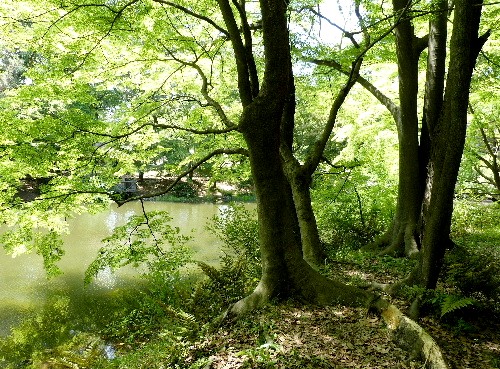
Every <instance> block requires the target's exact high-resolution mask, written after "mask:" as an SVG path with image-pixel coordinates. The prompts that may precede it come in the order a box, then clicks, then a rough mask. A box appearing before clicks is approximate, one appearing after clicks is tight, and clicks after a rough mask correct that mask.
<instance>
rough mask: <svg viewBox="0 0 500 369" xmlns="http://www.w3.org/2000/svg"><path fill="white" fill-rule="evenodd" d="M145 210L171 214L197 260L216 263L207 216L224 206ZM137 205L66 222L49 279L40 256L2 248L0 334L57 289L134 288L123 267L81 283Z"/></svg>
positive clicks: (131, 274)
mask: <svg viewBox="0 0 500 369" xmlns="http://www.w3.org/2000/svg"><path fill="white" fill-rule="evenodd" d="M144 204H145V205H144V206H145V209H146V211H153V210H162V211H167V212H169V213H170V215H171V216H172V218H173V220H172V221H171V225H172V226H176V227H179V228H180V230H181V233H183V234H186V235H191V236H193V239H192V240H191V241H189V245H190V247H191V248H192V249H193V250H194V251H195V258H196V259H197V260H203V261H205V262H208V263H216V262H217V260H218V258H219V255H220V248H219V246H220V241H219V240H218V239H216V238H215V236H214V235H212V234H211V233H210V232H208V231H207V230H206V229H205V227H206V225H207V222H208V221H209V219H211V218H212V217H213V216H214V215H218V214H219V213H220V211H221V210H223V209H224V208H225V207H227V205H223V204H208V203H202V204H186V203H169V202H154V201H151V202H145V203H144ZM141 213H142V210H141V204H140V203H128V204H126V205H123V206H121V207H116V206H112V207H110V208H109V209H108V210H107V211H104V212H102V213H99V214H96V215H89V214H83V215H79V216H77V217H75V218H74V219H71V220H70V221H69V227H70V233H69V234H68V235H66V236H64V243H65V251H66V254H65V256H64V257H63V259H62V260H61V262H60V263H59V266H60V267H61V269H62V270H63V272H64V274H63V275H61V276H58V277H56V278H53V279H51V280H47V278H46V274H45V271H44V269H43V264H42V259H41V257H40V256H37V255H21V256H17V257H16V258H12V257H11V256H9V255H6V254H5V252H3V250H0V270H1V273H0V337H5V336H6V335H7V334H8V333H9V331H10V327H12V326H13V325H14V324H15V323H16V322H17V321H18V320H19V319H20V317H22V315H23V313H24V312H25V311H28V310H29V309H33V308H34V307H35V308H36V307H37V306H38V305H41V304H43V303H44V302H45V301H46V300H47V299H49V298H50V296H51V294H54V293H55V292H57V293H61V291H67V292H68V293H69V294H71V295H72V296H80V297H81V296H83V295H85V294H86V293H89V292H93V293H95V292H96V291H102V292H106V291H112V290H114V289H117V288H134V286H135V285H137V284H140V280H139V278H138V273H137V271H136V270H134V269H132V268H128V269H127V268H124V269H122V270H119V271H117V272H116V273H111V272H106V271H105V272H104V273H100V274H99V276H98V278H97V280H96V281H95V282H93V284H92V285H91V286H87V287H84V285H83V277H84V272H85V270H86V268H87V267H88V265H89V264H90V263H91V262H92V260H93V259H94V258H95V256H96V254H97V251H98V249H99V248H100V247H101V240H102V239H103V238H105V237H107V236H108V235H110V234H111V232H112V230H113V229H114V228H115V227H116V226H119V225H122V224H124V223H125V222H126V221H127V219H128V218H129V217H130V216H131V215H134V214H141Z"/></svg>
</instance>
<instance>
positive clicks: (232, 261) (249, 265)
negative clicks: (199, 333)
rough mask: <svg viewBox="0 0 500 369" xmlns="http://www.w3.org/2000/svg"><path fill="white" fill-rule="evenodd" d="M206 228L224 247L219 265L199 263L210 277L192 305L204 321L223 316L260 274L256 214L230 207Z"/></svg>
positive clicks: (244, 294) (200, 287) (194, 298)
mask: <svg viewBox="0 0 500 369" xmlns="http://www.w3.org/2000/svg"><path fill="white" fill-rule="evenodd" d="M207 228H208V230H209V231H211V232H212V233H213V234H214V235H216V236H217V237H218V238H219V239H221V240H222V241H223V244H224V246H223V248H222V251H223V256H222V257H221V260H220V266H218V267H214V266H211V265H208V264H206V263H203V262H198V263H197V264H198V266H199V267H200V268H201V270H202V271H203V273H204V274H205V275H206V276H207V278H206V279H204V280H203V281H202V282H201V283H200V284H199V285H198V286H197V288H196V291H195V293H194V294H193V298H192V302H191V306H192V311H193V312H194V315H195V316H196V317H197V318H198V319H201V320H203V321H208V320H210V319H212V318H214V317H216V316H218V315H220V314H221V313H222V312H223V311H224V310H225V309H227V308H228V307H229V306H230V305H231V304H232V303H235V302H237V301H238V300H240V299H241V298H243V297H245V296H246V295H247V294H249V293H250V292H251V291H252V290H253V288H255V286H256V285H257V283H258V281H259V278H260V274H261V264H260V251H259V237H258V223H257V218H256V215H255V213H252V212H250V211H249V210H247V209H245V207H244V206H243V205H231V206H227V207H225V208H223V210H222V211H221V213H220V214H219V215H218V216H214V217H213V218H212V221H211V223H210V224H209V225H208V226H207Z"/></svg>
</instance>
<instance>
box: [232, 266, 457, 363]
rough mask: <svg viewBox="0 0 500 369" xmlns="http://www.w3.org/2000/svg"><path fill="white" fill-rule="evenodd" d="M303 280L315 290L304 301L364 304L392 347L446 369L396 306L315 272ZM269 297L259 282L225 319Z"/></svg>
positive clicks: (429, 343)
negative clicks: (379, 319)
mask: <svg viewBox="0 0 500 369" xmlns="http://www.w3.org/2000/svg"><path fill="white" fill-rule="evenodd" d="M306 274H308V273H306ZM304 278H305V279H309V280H310V281H311V280H312V279H313V280H315V282H316V283H315V288H312V289H311V290H309V293H308V294H307V293H300V295H302V298H303V299H304V300H305V301H307V302H312V303H316V304H319V305H336V304H341V305H346V306H363V305H365V306H367V307H368V308H369V309H371V310H374V311H376V312H377V313H378V314H380V315H381V316H382V318H383V319H384V321H385V323H386V324H387V326H388V328H389V329H391V330H392V331H393V333H394V340H395V341H396V344H398V345H399V346H400V347H401V348H403V349H404V350H406V351H407V352H408V353H409V354H410V356H411V357H412V358H415V359H419V360H422V361H423V362H424V364H425V368H430V369H447V368H448V366H447V365H446V362H445V361H444V358H443V355H442V353H441V350H440V348H439V346H438V345H437V343H436V342H435V341H434V340H433V339H432V337H431V336H430V335H429V334H428V333H427V332H426V331H425V330H424V329H423V328H422V327H420V326H419V325H418V324H417V323H416V322H415V321H413V320H412V319H410V318H409V317H407V316H405V315H404V314H403V313H402V312H401V311H400V310H399V309H398V308H397V307H396V306H394V305H392V304H390V303H389V302H388V301H386V300H385V299H383V298H381V297H380V296H378V295H376V294H375V293H373V292H369V291H364V290H361V289H358V288H356V287H353V286H347V285H344V284H342V283H339V282H336V281H332V280H329V279H327V278H325V277H323V276H321V277H319V278H318V275H316V274H315V272H314V275H313V276H311V275H310V276H307V275H306V276H304ZM306 284H307V283H306ZM378 287H379V288H381V287H386V286H382V285H381V286H378ZM320 291H321V292H320ZM301 292H304V291H301ZM272 295H273V294H272V293H271V289H269V288H266V287H265V283H262V281H261V283H260V284H259V285H258V286H257V288H256V289H255V290H254V292H253V293H252V294H250V295H249V296H247V297H246V298H244V299H242V300H240V301H238V302H237V303H236V304H234V305H233V306H232V307H231V309H230V310H229V311H228V315H227V317H226V318H229V319H235V318H237V317H238V316H241V315H243V314H246V313H249V312H250V311H252V310H254V309H256V308H258V307H260V306H263V305H264V304H265V303H267V302H268V301H269V300H270V299H271V298H272Z"/></svg>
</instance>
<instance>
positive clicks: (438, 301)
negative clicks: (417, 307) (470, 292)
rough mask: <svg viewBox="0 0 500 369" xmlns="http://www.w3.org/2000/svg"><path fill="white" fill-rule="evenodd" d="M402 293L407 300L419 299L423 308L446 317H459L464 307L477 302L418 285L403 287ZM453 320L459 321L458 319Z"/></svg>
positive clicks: (469, 298)
mask: <svg viewBox="0 0 500 369" xmlns="http://www.w3.org/2000/svg"><path fill="white" fill-rule="evenodd" d="M404 295H405V296H406V297H407V298H408V299H409V300H414V299H416V298H418V299H420V301H421V303H422V307H423V308H424V309H428V310H431V312H433V313H436V314H437V315H438V316H439V317H440V318H448V319H453V318H456V317H459V316H460V312H462V311H463V310H464V309H466V308H470V307H472V306H475V305H476V304H477V301H476V300H475V299H473V298H471V297H467V296H463V295H457V294H452V293H449V292H445V291H443V290H441V289H435V290H426V289H425V288H423V287H419V286H412V287H405V288H404ZM455 320H456V321H457V322H458V321H459V319H455Z"/></svg>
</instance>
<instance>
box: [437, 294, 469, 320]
mask: <svg viewBox="0 0 500 369" xmlns="http://www.w3.org/2000/svg"><path fill="white" fill-rule="evenodd" d="M475 302H476V300H474V299H473V298H470V297H463V296H457V295H447V296H446V297H445V298H444V300H443V301H442V302H441V318H442V317H443V316H445V315H446V314H449V313H451V312H453V311H456V310H460V309H463V308H464V307H467V306H470V305H474V303H475Z"/></svg>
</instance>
